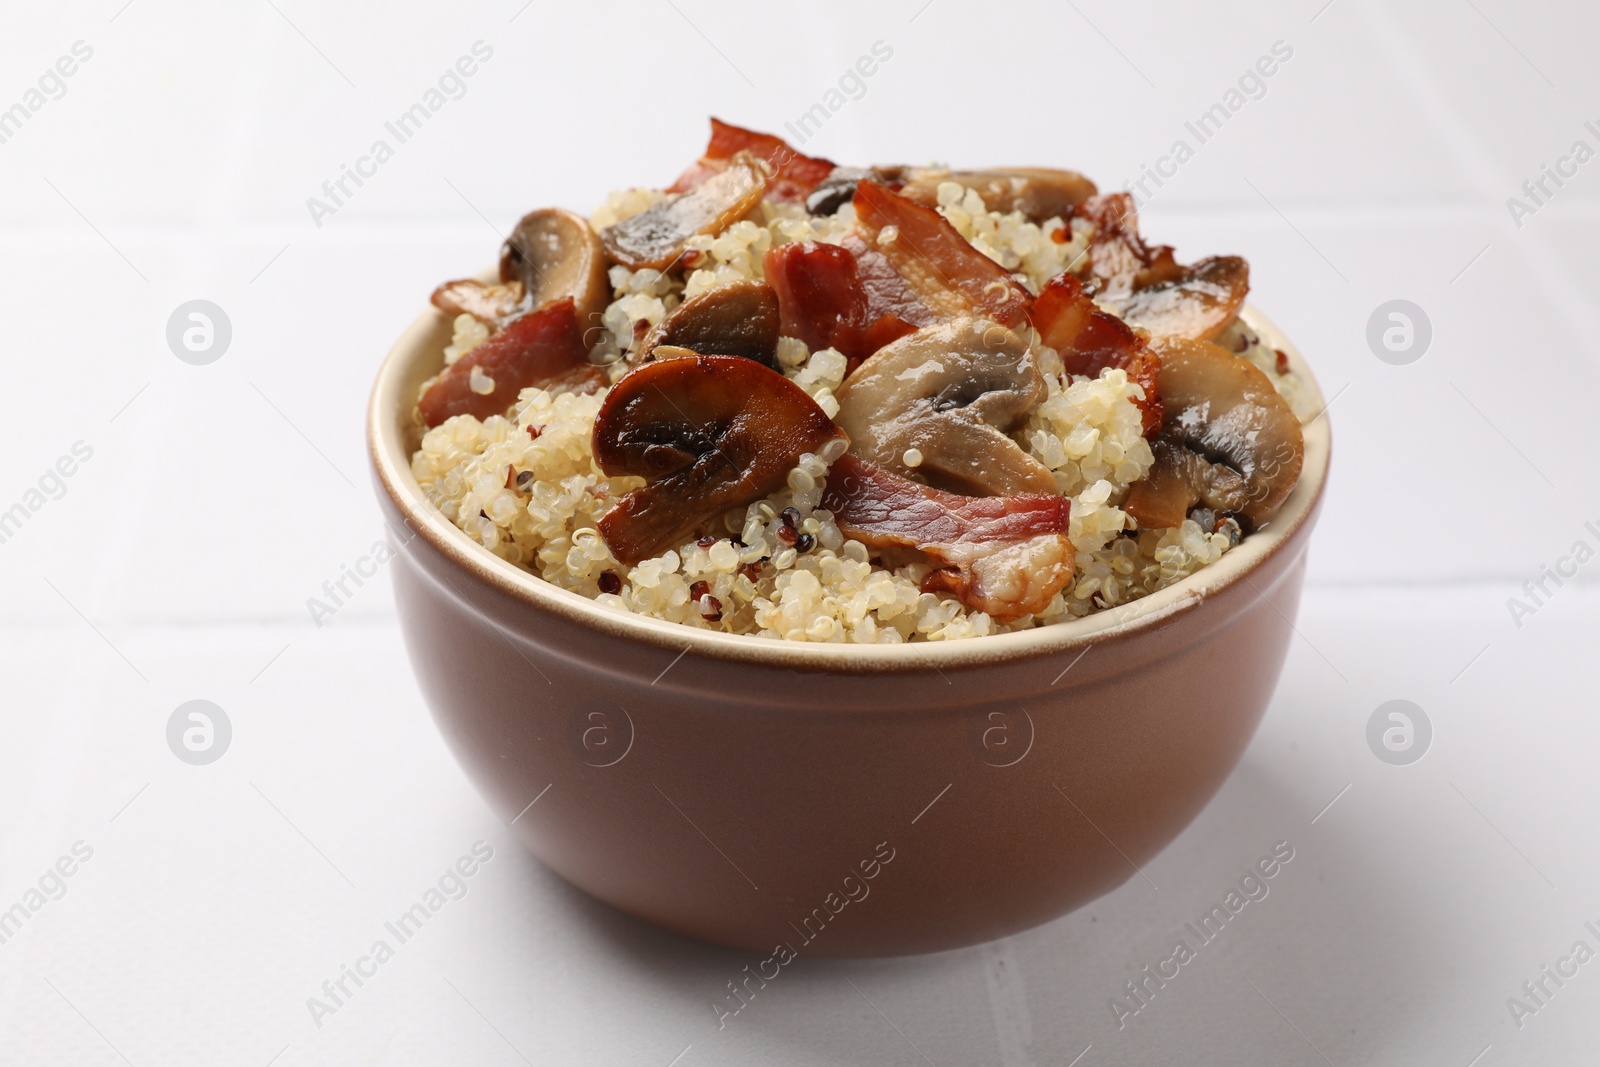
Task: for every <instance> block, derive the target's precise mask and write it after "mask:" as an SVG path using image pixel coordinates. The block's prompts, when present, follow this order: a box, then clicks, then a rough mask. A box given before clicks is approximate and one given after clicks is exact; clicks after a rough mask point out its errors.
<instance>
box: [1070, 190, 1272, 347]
mask: <svg viewBox="0 0 1600 1067" xmlns="http://www.w3.org/2000/svg"><path fill="white" fill-rule="evenodd" d="M1078 214H1080V215H1082V216H1083V217H1084V218H1086V219H1088V220H1089V221H1090V222H1092V223H1094V226H1095V232H1094V236H1093V237H1092V238H1091V239H1090V242H1089V256H1088V273H1089V277H1090V278H1091V279H1092V281H1093V284H1094V289H1095V292H1094V298H1095V300H1097V301H1098V302H1099V303H1101V304H1103V305H1105V306H1106V307H1108V308H1110V309H1111V310H1113V311H1115V312H1116V313H1117V314H1118V315H1120V316H1121V317H1122V318H1124V319H1126V320H1127V321H1128V322H1130V323H1132V324H1133V325H1135V326H1140V327H1143V328H1144V329H1146V330H1148V331H1150V332H1151V333H1153V334H1156V335H1158V336H1166V337H1188V338H1192V339H1194V340H1198V341H1209V340H1211V339H1213V338H1215V337H1216V336H1217V335H1218V334H1220V333H1221V332H1222V331H1223V330H1224V329H1225V328H1227V325H1228V323H1230V322H1232V321H1233V318H1234V316H1235V315H1237V314H1238V313H1239V309H1240V308H1241V307H1243V306H1244V298H1245V296H1246V295H1247V294H1248V293H1249V292H1250V264H1248V263H1247V262H1245V261H1244V260H1243V259H1242V258H1240V257H1239V256H1211V257H1208V258H1206V259H1202V260H1200V261H1199V262H1197V263H1193V264H1190V265H1188V266H1184V265H1183V264H1181V263H1179V262H1178V261H1177V260H1176V259H1174V258H1173V255H1172V246H1171V245H1154V246H1152V245H1147V244H1146V243H1145V242H1144V239H1143V238H1142V237H1140V236H1139V216H1138V212H1137V209H1136V208H1135V207H1134V203H1133V197H1132V196H1131V195H1129V194H1128V193H1108V194H1106V195H1105V196H1096V197H1093V198H1092V199H1090V200H1087V201H1085V202H1084V203H1083V204H1082V205H1081V206H1080V207H1079V208H1078Z"/></svg>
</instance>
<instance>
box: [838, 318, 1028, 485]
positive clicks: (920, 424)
mask: <svg viewBox="0 0 1600 1067" xmlns="http://www.w3.org/2000/svg"><path fill="white" fill-rule="evenodd" d="M1045 391H1046V390H1045V382H1044V376H1043V374H1041V373H1040V371H1039V366H1038V363H1037V362H1036V361H1035V359H1034V357H1033V353H1032V352H1031V351H1029V348H1028V345H1027V342H1025V341H1023V339H1022V338H1021V337H1018V336H1017V335H1016V334H1015V333H1013V332H1012V331H1011V330H1008V329H1006V328H1005V327H1004V326H1001V325H1000V324H999V323H997V322H992V321H990V320H988V319H980V318H971V317H964V318H959V319H953V320H951V321H949V322H941V323H935V324H934V325H932V326H925V327H923V328H922V329H920V330H918V331H916V332H915V333H912V334H908V335H906V336H905V337H902V338H900V339H899V340H898V341H895V342H893V343H892V344H889V345H885V346H884V347H883V348H881V349H879V350H878V352H877V353H876V354H875V355H874V356H872V358H870V359H868V360H867V361H866V362H865V363H863V364H861V366H860V367H859V368H857V369H856V371H855V373H854V374H852V375H851V376H850V377H849V378H848V379H847V380H846V381H845V383H844V385H843V386H842V387H841V388H840V389H839V392H838V400H839V414H838V417H837V422H838V424H839V426H840V428H841V429H843V430H844V431H845V433H847V434H849V435H850V440H851V441H853V442H854V443H855V444H854V450H855V454H856V455H858V456H860V457H862V458H863V459H866V460H868V461H870V462H872V463H874V464H876V465H878V466H879V467H883V468H884V469H886V470H889V471H892V472H894V473H896V474H899V475H900V476H902V477H906V478H912V479H916V480H918V481H924V482H927V483H928V484H930V485H933V486H935V487H936V488H940V489H945V490H948V491H951V492H956V493H966V494H969V495H979V496H985V495H987V496H1011V495H1015V494H1017V493H1054V492H1056V491H1057V490H1056V480H1055V475H1054V474H1052V473H1051V472H1050V470H1049V468H1047V467H1045V466H1044V464H1042V463H1040V462H1039V461H1038V460H1036V459H1034V458H1033V457H1032V456H1030V455H1028V454H1027V453H1026V452H1024V451H1023V450H1022V448H1021V446H1019V445H1018V444H1017V443H1016V442H1015V441H1013V440H1012V439H1011V438H1010V437H1008V436H1006V434H1007V433H1009V432H1010V431H1011V430H1013V429H1015V428H1016V427H1017V426H1019V425H1021V423H1022V421H1023V420H1024V419H1026V418H1027V416H1028V412H1029V411H1031V410H1032V409H1033V408H1034V406H1035V405H1037V404H1038V403H1039V402H1040V401H1042V400H1043V399H1044V397H1045ZM910 449H915V450H916V451H918V452H921V453H922V460H921V462H920V463H918V464H916V465H915V466H910V465H908V464H907V463H906V462H905V454H906V452H907V451H908V450H910Z"/></svg>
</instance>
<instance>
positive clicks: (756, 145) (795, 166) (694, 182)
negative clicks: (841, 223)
mask: <svg viewBox="0 0 1600 1067" xmlns="http://www.w3.org/2000/svg"><path fill="white" fill-rule="evenodd" d="M740 152H749V153H750V154H751V155H752V156H754V157H755V158H756V159H759V160H760V161H761V162H763V163H765V164H766V165H767V166H768V167H770V168H772V185H771V187H770V188H769V189H768V190H767V195H768V196H769V197H771V198H772V199H773V200H781V201H784V202H786V203H800V202H801V201H803V200H805V199H806V197H807V195H808V194H809V193H810V192H811V191H812V189H814V188H816V186H817V183H818V182H820V181H822V180H823V179H824V178H826V177H827V176H828V175H829V174H830V173H831V172H833V171H834V170H835V169H837V168H835V167H834V165H833V163H832V162H830V161H829V160H826V159H817V158H814V157H812V156H803V155H801V154H800V153H799V152H798V151H796V150H795V149H794V148H792V147H791V146H790V145H789V143H788V142H787V141H785V140H783V138H781V137H774V136H773V135H772V134H770V133H758V132H757V131H755V130H747V129H744V128H743V127H742V126H735V125H733V124H732V123H729V122H723V121H722V120H721V119H716V118H714V119H712V120H711V140H710V141H709V142H708V143H707V144H706V150H705V153H704V154H703V155H702V156H701V157H700V158H699V159H698V160H696V161H695V162H694V164H693V165H691V166H690V167H689V169H688V170H686V171H684V172H683V173H682V174H680V175H679V176H678V180H677V181H675V182H673V183H672V184H671V185H670V186H668V187H667V192H669V193H686V192H688V191H689V190H690V189H693V188H695V187H696V186H699V185H700V184H702V183H703V182H705V180H706V179H707V178H710V177H711V176H712V175H713V174H717V173H719V172H721V171H722V170H724V169H726V167H727V166H728V161H729V160H731V159H732V158H733V157H734V156H736V155H738V154H739V153H740Z"/></svg>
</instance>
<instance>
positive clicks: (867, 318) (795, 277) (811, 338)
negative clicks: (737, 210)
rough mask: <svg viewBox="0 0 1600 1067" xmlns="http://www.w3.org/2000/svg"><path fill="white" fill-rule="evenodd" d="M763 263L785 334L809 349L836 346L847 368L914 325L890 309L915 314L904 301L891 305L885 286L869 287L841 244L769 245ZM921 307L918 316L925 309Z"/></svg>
mask: <svg viewBox="0 0 1600 1067" xmlns="http://www.w3.org/2000/svg"><path fill="white" fill-rule="evenodd" d="M863 247H865V246H863ZM880 258H881V257H880ZM762 266H763V270H764V271H765V272H766V276H767V283H768V284H769V285H771V286H772V288H773V291H774V292H776V293H777V294H778V307H779V309H780V314H781V321H782V327H781V329H782V333H783V334H784V336H787V337H797V338H799V339H800V340H802V341H804V342H805V343H806V346H807V347H808V348H810V349H811V350H812V351H816V350H817V349H820V348H834V349H837V350H838V351H839V352H840V353H841V354H843V355H844V356H845V358H846V359H848V360H849V361H850V369H851V370H854V369H855V368H856V367H857V366H858V365H859V364H860V363H861V362H862V361H863V360H865V359H866V358H867V357H868V356H870V355H872V354H873V353H874V352H876V351H877V350H878V349H880V348H882V347H883V346H884V345H886V344H888V343H890V342H891V341H895V340H897V339H899V338H901V337H904V336H905V335H906V334H908V333H911V332H912V331H913V330H914V329H916V327H915V326H914V325H913V324H912V323H911V322H908V321H906V319H904V318H902V317H901V316H900V315H899V314H897V313H896V311H895V310H894V309H898V310H901V311H906V312H907V313H909V314H917V313H916V312H915V311H913V310H911V309H910V308H909V307H908V306H907V305H905V304H904V303H899V304H890V303H889V302H888V299H887V298H886V295H885V289H884V288H883V287H881V286H873V287H870V288H869V287H868V285H867V284H866V283H865V282H864V281H863V279H862V276H861V269H860V267H861V262H860V260H859V259H857V257H856V256H854V255H852V254H851V253H850V251H849V250H848V249H846V248H844V247H842V246H840V245H830V244H821V243H819V242H816V241H804V242H797V243H793V244H785V245H776V246H774V247H773V248H769V249H768V250H767V254H766V256H765V258H764V260H763V263H762ZM891 273H892V272H891ZM895 279H896V280H897V281H898V280H899V276H898V275H896V276H895ZM901 285H902V286H903V285H904V283H903V282H901ZM918 306H919V307H920V305H918ZM921 311H922V312H923V313H924V314H923V315H918V316H917V317H919V318H920V317H924V315H925V314H926V312H927V309H926V308H922V309H921Z"/></svg>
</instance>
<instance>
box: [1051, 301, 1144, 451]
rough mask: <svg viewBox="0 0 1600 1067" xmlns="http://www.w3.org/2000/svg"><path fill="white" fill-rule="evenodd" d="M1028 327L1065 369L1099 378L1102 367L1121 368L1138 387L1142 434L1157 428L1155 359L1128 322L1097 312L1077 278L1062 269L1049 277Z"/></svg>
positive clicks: (1072, 372)
mask: <svg viewBox="0 0 1600 1067" xmlns="http://www.w3.org/2000/svg"><path fill="white" fill-rule="evenodd" d="M1033 328H1034V329H1035V330H1038V331H1039V338H1040V339H1041V340H1042V341H1044V343H1045V344H1047V345H1049V346H1050V347H1051V348H1053V349H1055V350H1056V352H1058V353H1059V354H1060V356H1061V360H1062V362H1063V363H1065V364H1066V368H1067V372H1068V373H1069V374H1086V375H1088V376H1089V377H1091V378H1096V377H1099V375H1100V372H1101V371H1103V370H1105V369H1106V368H1107V367H1121V368H1122V369H1123V370H1125V371H1127V372H1128V378H1129V380H1131V381H1134V382H1137V383H1138V384H1139V387H1140V388H1142V389H1143V390H1144V398H1143V399H1135V400H1134V403H1135V404H1136V405H1138V407H1139V412H1140V414H1141V415H1142V416H1143V417H1144V421H1143V426H1144V435H1145V437H1147V438H1149V437H1154V436H1155V434H1156V433H1157V432H1158V431H1159V430H1160V429H1161V420H1162V409H1161V395H1160V393H1159V392H1157V390H1156V380H1157V377H1158V375H1159V374H1160V372H1161V359H1160V357H1159V356H1157V355H1156V354H1155V353H1154V352H1153V351H1151V349H1150V345H1149V343H1148V342H1146V341H1145V339H1144V338H1143V337H1140V336H1139V335H1138V334H1137V333H1135V332H1134V331H1133V330H1132V329H1130V328H1129V326H1128V324H1127V323H1125V322H1123V321H1122V320H1121V319H1119V318H1117V317H1116V316H1115V315H1112V314H1109V313H1107V312H1104V311H1101V310H1100V309H1099V308H1098V307H1096V306H1095V303H1094V301H1093V300H1090V299H1089V297H1088V295H1087V294H1086V293H1084V291H1083V283H1082V282H1080V281H1078V279H1077V278H1074V277H1073V276H1072V275H1070V274H1067V273H1062V274H1058V275H1056V276H1055V277H1054V278H1051V279H1050V280H1049V281H1048V282H1046V283H1045V287H1044V288H1043V289H1042V290H1040V292H1039V295H1038V296H1037V297H1035V298H1034V301H1033Z"/></svg>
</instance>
